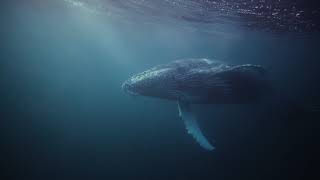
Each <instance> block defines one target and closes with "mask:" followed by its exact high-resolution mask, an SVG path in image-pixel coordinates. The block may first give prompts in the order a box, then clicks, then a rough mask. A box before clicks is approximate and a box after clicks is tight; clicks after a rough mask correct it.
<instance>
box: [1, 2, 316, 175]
mask: <svg viewBox="0 0 320 180" xmlns="http://www.w3.org/2000/svg"><path fill="white" fill-rule="evenodd" d="M280 2H281V1H238V2H235V1H141V0H136V1H122V0H121V1H111V0H106V1H102V0H100V1H98V0H95V1H75V0H65V1H55V2H53V1H37V0H33V1H29V2H15V1H12V2H8V3H3V7H2V8H1V9H2V11H1V18H0V22H1V30H0V32H1V35H2V37H1V42H0V47H1V50H0V83H1V89H0V106H1V110H0V112H1V116H0V117H1V122H0V125H1V126H0V127H1V131H0V135H1V136H0V137H1V139H0V140H1V150H0V152H1V156H2V158H1V161H0V162H1V163H0V165H1V166H3V167H2V168H1V176H3V179H216V180H218V179H219V180H220V179H291V178H293V177H294V178H298V179H307V178H306V177H307V176H311V175H312V176H313V175H316V173H315V171H313V168H312V166H311V162H312V161H316V160H315V159H316V154H315V152H317V151H316V148H315V147H316V145H317V144H318V141H319V140H318V137H319V133H318V132H317V131H318V129H319V122H318V119H319V111H320V105H319V104H320V98H319V97H320V95H319V83H318V81H319V80H318V78H319V70H318V69H319V68H320V63H319V58H320V54H319V47H320V46H319V45H320V44H319V40H320V38H319V32H318V31H319V23H318V22H317V17H319V8H317V7H319V6H316V4H315V3H313V4H312V2H311V1H310V2H309V3H303V1H293V2H292V3H293V4H286V3H288V2H287V1H282V3H280ZM244 3H247V4H244ZM277 3H278V4H277ZM279 3H280V4H279ZM269 6H271V8H270V7H269ZM293 6H294V8H293ZM256 7H258V8H256ZM285 9H287V10H285ZM288 11H290V12H289V13H287V12H288ZM275 13H276V14H275ZM297 14H298V15H297ZM268 16H270V17H269V18H268ZM190 57H192V58H213V59H219V60H222V61H225V62H226V63H232V64H248V63H250V64H259V65H262V66H264V67H266V68H267V69H268V71H269V76H270V79H271V81H272V84H273V95H272V96H271V97H270V98H268V100H266V102H263V103H259V104H252V105H195V106H194V107H193V108H194V109H195V112H196V114H197V117H198V119H199V121H200V125H201V126H202V129H203V130H204V132H205V134H206V135H207V136H208V139H214V144H215V146H216V150H215V151H213V152H207V151H205V150H203V149H201V148H200V147H199V146H198V144H196V143H195V142H194V140H193V139H192V138H191V137H190V136H189V135H188V134H187V133H186V131H185V127H184V125H183V122H182V120H181V119H179V117H178V110H177V104H176V102H169V101H164V100H159V99H151V98H143V97H135V98H133V97H130V96H128V95H127V94H125V93H124V92H123V91H122V90H121V84H122V82H123V81H124V80H126V79H127V78H128V77H129V76H131V75H133V74H135V73H138V72H141V71H143V70H145V69H147V68H149V67H152V66H155V65H158V64H162V63H168V62H171V61H173V60H176V59H180V58H190Z"/></svg>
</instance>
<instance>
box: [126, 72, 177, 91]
mask: <svg viewBox="0 0 320 180" xmlns="http://www.w3.org/2000/svg"><path fill="white" fill-rule="evenodd" d="M170 72H171V69H170V68H161V69H158V68H153V69H150V70H147V71H144V72H142V73H139V74H136V75H134V76H132V77H131V78H129V79H128V80H126V81H125V82H124V83H123V84H122V89H123V90H124V91H125V92H126V93H128V94H130V95H141V96H154V97H160V96H162V95H163V93H165V89H166V85H167V84H168V81H169V80H170Z"/></svg>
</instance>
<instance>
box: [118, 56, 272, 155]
mask: <svg viewBox="0 0 320 180" xmlns="http://www.w3.org/2000/svg"><path fill="white" fill-rule="evenodd" d="M265 74H266V71H265V69H264V68H263V67H262V66H259V65H252V64H244V65H229V64H226V63H223V62H221V61H217V60H210V59H181V60H176V61H173V62H171V63H168V64H163V65H158V66H155V67H153V68H151V69H149V70H146V71H144V72H142V73H139V74H136V75H134V76H132V77H131V78H129V79H128V80H126V81H125V82H124V83H123V84H122V89H123V90H124V91H125V92H126V93H128V94H130V95H134V96H148V97H156V98H161V99H167V100H172V101H176V102H177V103H178V110H179V116H180V117H181V118H182V120H183V121H184V124H185V126H186V129H187V131H188V133H189V134H191V135H192V136H193V137H194V139H195V140H196V141H197V142H198V143H199V144H200V146H201V147H203V148H204V149H206V150H213V149H214V146H213V145H212V144H211V143H210V141H209V140H207V138H206V137H205V136H204V134H203V133H202V131H201V129H200V126H199V125H198V122H197V119H196V118H195V115H194V113H193V112H192V109H191V107H190V105H191V104H244V103H253V102H255V101H257V100H258V99H259V98H261V97H262V96H263V94H264V92H265V85H266V81H265V80H266V78H265Z"/></svg>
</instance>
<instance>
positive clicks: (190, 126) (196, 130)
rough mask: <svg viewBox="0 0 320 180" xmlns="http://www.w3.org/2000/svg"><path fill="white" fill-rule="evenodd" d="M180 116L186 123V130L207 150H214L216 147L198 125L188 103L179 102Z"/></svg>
mask: <svg viewBox="0 0 320 180" xmlns="http://www.w3.org/2000/svg"><path fill="white" fill-rule="evenodd" d="M178 108H179V115H180V117H181V118H182V120H183V121H184V124H185V126H186V129H187V131H188V133H189V134H191V135H192V136H193V137H194V138H195V140H196V141H197V142H198V143H199V144H200V146H201V147H203V148H204V149H206V150H209V151H211V150H213V149H214V147H213V146H212V145H211V144H210V142H209V141H208V140H207V139H206V137H205V136H204V135H203V134H202V132H201V129H200V127H199V125H198V123H197V120H196V118H195V117H194V115H193V113H192V112H191V110H190V104H189V103H186V102H181V101H178Z"/></svg>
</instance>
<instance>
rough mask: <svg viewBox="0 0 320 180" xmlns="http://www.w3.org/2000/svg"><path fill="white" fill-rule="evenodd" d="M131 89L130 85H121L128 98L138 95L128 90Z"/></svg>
mask: <svg viewBox="0 0 320 180" xmlns="http://www.w3.org/2000/svg"><path fill="white" fill-rule="evenodd" d="M131 88H132V85H130V84H129V83H126V82H125V83H123V84H122V90H123V91H124V92H126V93H127V94H129V95H130V96H138V95H139V94H138V93H137V92H134V91H132V90H130V89H131Z"/></svg>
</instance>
